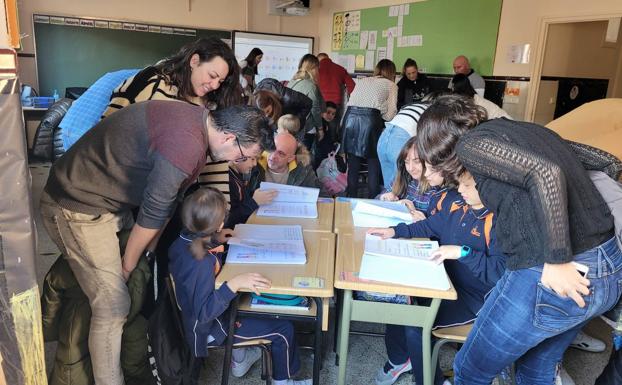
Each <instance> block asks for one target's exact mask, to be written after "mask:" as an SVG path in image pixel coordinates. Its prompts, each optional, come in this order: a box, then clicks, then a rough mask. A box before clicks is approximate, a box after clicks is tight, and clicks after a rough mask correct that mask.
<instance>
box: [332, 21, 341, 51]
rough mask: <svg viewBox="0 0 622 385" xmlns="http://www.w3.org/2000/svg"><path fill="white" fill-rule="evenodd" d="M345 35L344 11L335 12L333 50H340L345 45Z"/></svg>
mask: <svg viewBox="0 0 622 385" xmlns="http://www.w3.org/2000/svg"><path fill="white" fill-rule="evenodd" d="M343 35H344V20H343V13H335V15H334V16H333V51H339V50H340V49H341V47H342V46H343Z"/></svg>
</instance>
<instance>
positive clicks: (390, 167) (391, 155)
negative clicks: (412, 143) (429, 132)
mask: <svg viewBox="0 0 622 385" xmlns="http://www.w3.org/2000/svg"><path fill="white" fill-rule="evenodd" d="M408 139H410V134H408V132H407V131H406V130H404V129H403V128H401V127H399V126H396V125H394V124H391V123H387V124H386V127H385V129H384V131H382V134H381V135H380V138H379V139H378V159H379V160H380V167H381V168H382V177H383V178H384V187H385V189H389V188H391V183H393V180H394V179H395V174H396V173H397V163H396V162H397V157H398V156H399V154H400V151H402V147H404V144H406V142H407V141H408Z"/></svg>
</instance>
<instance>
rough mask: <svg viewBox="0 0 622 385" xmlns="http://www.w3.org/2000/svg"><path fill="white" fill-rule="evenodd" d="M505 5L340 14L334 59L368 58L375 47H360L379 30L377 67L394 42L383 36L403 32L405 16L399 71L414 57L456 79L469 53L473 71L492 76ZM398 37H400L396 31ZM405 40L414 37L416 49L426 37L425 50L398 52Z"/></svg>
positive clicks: (432, 5) (440, 4)
mask: <svg viewBox="0 0 622 385" xmlns="http://www.w3.org/2000/svg"><path fill="white" fill-rule="evenodd" d="M501 2H502V0H468V1H465V0H428V1H421V2H416V3H409V4H407V6H406V9H404V6H405V5H404V4H402V5H397V6H388V7H377V8H368V9H362V10H347V11H343V12H337V13H335V14H334V15H333V38H332V50H333V54H334V55H335V56H337V57H341V60H342V61H344V62H345V61H347V60H345V59H344V58H343V57H342V55H363V56H365V55H366V53H367V51H368V49H366V48H369V46H367V47H366V48H364V49H361V48H360V45H359V43H360V41H361V35H363V34H365V33H369V31H376V33H377V40H376V50H375V51H376V52H375V56H374V64H375V62H377V61H378V49H377V48H379V47H380V48H383V47H387V44H388V38H387V37H386V36H383V31H389V30H390V28H391V27H396V28H397V27H398V24H399V19H400V16H399V14H402V31H401V36H395V37H393V42H394V48H393V58H392V60H393V61H394V62H395V65H396V67H397V68H398V71H399V70H400V69H401V67H402V65H403V64H404V61H405V60H406V59H407V58H413V59H415V60H416V61H417V64H418V65H419V67H420V69H423V70H424V71H425V72H428V73H436V74H443V73H444V74H453V68H452V62H453V59H454V58H455V57H456V56H458V55H460V54H463V55H465V56H467V57H468V58H469V60H470V62H471V66H472V67H473V68H474V69H475V70H476V71H477V72H479V73H480V74H482V75H492V69H493V64H494V58H495V49H496V45H497V33H498V29H499V18H500V14H501ZM400 7H401V10H400ZM406 12H407V13H408V14H405V13H406ZM390 14H391V15H392V16H390ZM346 24H348V25H347V26H346ZM356 29H358V31H356ZM366 31H367V32H366ZM394 34H395V35H397V33H396V31H394ZM403 36H413V38H411V41H410V43H411V44H412V43H413V42H414V41H416V40H417V39H418V37H414V36H420V38H421V40H422V45H420V46H402V47H398V39H399V38H400V37H403ZM403 42H404V43H409V42H407V41H403ZM400 44H401V42H400ZM368 58H369V56H368ZM361 59H362V58H361V57H359V61H358V63H357V64H359V65H357V66H356V69H357V70H362V69H364V68H361V67H360V64H361V62H360V60H361Z"/></svg>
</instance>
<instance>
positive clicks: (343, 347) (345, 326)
mask: <svg viewBox="0 0 622 385" xmlns="http://www.w3.org/2000/svg"><path fill="white" fill-rule="evenodd" d="M351 312H352V290H344V291H343V302H342V303H341V319H340V320H339V322H340V324H339V336H338V344H337V345H338V346H339V350H337V353H338V354H339V374H338V376H337V385H345V383H346V364H347V362H348V342H349V341H348V340H349V338H350V316H351Z"/></svg>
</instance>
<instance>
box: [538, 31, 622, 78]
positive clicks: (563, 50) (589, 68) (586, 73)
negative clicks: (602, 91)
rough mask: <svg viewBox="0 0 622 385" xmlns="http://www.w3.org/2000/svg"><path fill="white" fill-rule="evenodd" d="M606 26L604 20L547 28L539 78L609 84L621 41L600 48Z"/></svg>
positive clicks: (613, 72)
mask: <svg viewBox="0 0 622 385" xmlns="http://www.w3.org/2000/svg"><path fill="white" fill-rule="evenodd" d="M607 24H608V23H607V22H606V21H591V22H581V23H563V24H553V25H551V26H549V31H548V34H547V38H546V53H545V55H544V61H543V62H542V76H562V77H578V78H597V79H609V80H610V81H612V80H613V79H614V78H615V75H616V70H617V64H618V57H619V55H620V46H621V45H622V41H620V40H622V39H618V42H617V43H616V44H606V46H604V45H603V42H604V37H605V33H606V31H607ZM621 37H622V36H621ZM586 59H587V60H586ZM610 85H612V83H610Z"/></svg>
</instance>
